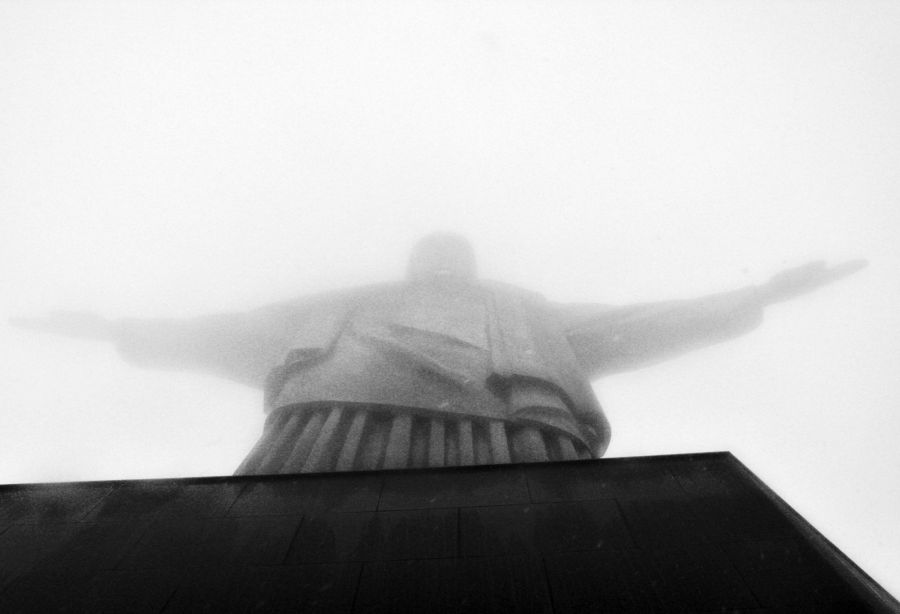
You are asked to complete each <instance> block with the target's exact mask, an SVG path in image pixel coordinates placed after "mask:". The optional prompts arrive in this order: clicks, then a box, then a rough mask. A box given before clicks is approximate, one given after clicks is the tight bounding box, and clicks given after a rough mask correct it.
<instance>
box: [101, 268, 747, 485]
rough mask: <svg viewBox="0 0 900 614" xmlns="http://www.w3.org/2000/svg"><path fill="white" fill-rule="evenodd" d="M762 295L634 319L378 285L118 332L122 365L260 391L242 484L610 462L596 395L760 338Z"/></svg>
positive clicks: (689, 303) (600, 310)
mask: <svg viewBox="0 0 900 614" xmlns="http://www.w3.org/2000/svg"><path fill="white" fill-rule="evenodd" d="M761 318H762V304H761V302H760V301H759V299H758V296H757V294H756V292H755V289H753V288H747V289H743V290H738V291H734V292H727V293H722V294H717V295H712V296H708V297H704V298H701V299H695V300H686V301H668V302H660V303H648V304H641V305H632V306H625V307H613V306H607V305H599V304H558V303H552V302H550V301H547V300H546V299H544V298H543V297H542V296H540V295H538V294H536V293H533V292H530V291H527V290H523V289H520V288H516V287H513V286H509V285H506V284H500V283H497V282H487V281H483V282H475V283H460V284H455V285H449V286H447V285H441V284H431V283H419V284H415V283H399V284H382V285H376V286H370V287H365V288H360V289H354V290H346V291H341V292H334V293H327V294H322V295H317V296H311V297H305V298H301V299H297V300H293V301H286V302H283V303H279V304H276V305H271V306H267V307H263V308H260V309H257V310H254V311H251V312H246V313H233V314H220V315H212V316H201V317H197V318H190V319H182V320H160V319H157V320H136V319H130V320H123V321H121V322H120V325H119V329H118V334H117V339H118V346H119V349H120V351H121V353H122V354H123V355H124V356H125V357H126V358H127V359H129V360H130V361H132V362H134V363H136V364H141V365H145V366H156V367H169V368H193V369H198V370H203V371H207V372H211V373H214V374H218V375H221V376H224V377H227V378H230V379H234V380H237V381H241V382H244V383H247V384H250V385H253V386H256V387H260V388H263V390H264V398H265V401H264V405H265V411H266V413H267V414H268V416H267V420H266V425H265V428H264V432H263V435H262V437H261V438H260V440H259V442H258V443H257V445H256V446H255V447H254V449H253V450H252V451H251V452H250V454H249V455H248V457H247V459H245V461H244V463H242V464H241V466H240V467H239V468H238V473H243V474H246V473H286V472H308V471H339V470H366V469H380V468H401V467H416V466H445V465H467V464H490V463H503V462H526V461H545V460H567V459H575V458H588V457H594V458H596V457H599V456H601V455H602V454H603V452H604V451H605V449H606V447H607V446H608V444H609V439H610V428H609V423H608V421H607V419H606V417H605V415H604V414H603V410H602V408H601V407H600V405H599V403H598V402H597V399H596V397H595V395H594V393H593V390H592V388H591V386H590V381H591V380H592V379H595V378H597V377H600V376H602V375H605V374H608V373H614V372H617V371H623V370H627V369H633V368H637V367H640V366H644V365H647V364H652V363H653V362H657V361H660V360H664V359H666V358H669V357H672V356H675V355H677V354H679V353H682V352H684V351H687V350H690V349H693V348H696V347H700V346H703V345H708V344H710V343H713V342H716V341H721V340H724V339H727V338H730V337H733V336H736V335H739V334H741V333H743V332H746V331H748V330H750V329H752V328H753V327H755V326H756V325H757V324H758V323H759V322H760V321H761Z"/></svg>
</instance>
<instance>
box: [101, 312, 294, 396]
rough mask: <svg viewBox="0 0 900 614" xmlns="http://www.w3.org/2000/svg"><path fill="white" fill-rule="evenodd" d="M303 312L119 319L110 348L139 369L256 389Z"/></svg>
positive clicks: (281, 351)
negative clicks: (188, 373)
mask: <svg viewBox="0 0 900 614" xmlns="http://www.w3.org/2000/svg"><path fill="white" fill-rule="evenodd" d="M303 311H304V310H303V309H298V308H297V307H296V306H292V305H290V304H280V305H274V306H269V307H263V308H261V309H257V310H254V311H250V312H246V313H225V314H216V315H207V316H199V317H194V318H185V319H174V318H173V319H166V318H159V319H124V320H120V321H119V322H118V329H117V332H116V342H117V343H116V345H117V347H118V349H119V352H120V353H121V355H122V357H123V358H125V359H126V360H127V361H128V362H131V363H133V364H135V365H138V366H142V367H150V368H159V369H177V370H192V371H199V372H204V373H209V374H211V375H217V376H220V377H224V378H227V379H231V380H235V381H238V382H241V383H243V384H247V385H249V386H253V387H258V388H262V387H263V385H264V382H265V377H266V375H267V373H268V372H269V371H270V370H271V369H272V367H274V366H275V365H277V364H278V363H279V362H280V361H281V360H282V359H283V358H284V353H285V350H286V346H287V345H288V344H289V340H290V334H291V330H292V327H294V326H296V322H297V321H298V320H302V319H303Z"/></svg>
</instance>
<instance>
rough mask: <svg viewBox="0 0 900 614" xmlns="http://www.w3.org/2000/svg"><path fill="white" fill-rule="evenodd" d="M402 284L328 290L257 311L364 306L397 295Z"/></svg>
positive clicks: (270, 305) (301, 310)
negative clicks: (380, 298) (384, 297)
mask: <svg viewBox="0 0 900 614" xmlns="http://www.w3.org/2000/svg"><path fill="white" fill-rule="evenodd" d="M402 287H403V285H402V284H401V283H380V284H371V285H366V286H357V287H353V288H341V289H338V290H326V291H324V292H318V293H315V294H304V295H301V296H297V297H294V298H290V299H285V300H283V301H279V302H277V303H271V304H269V305H266V306H263V307H260V308H258V309H257V310H256V311H260V312H262V311H272V312H303V311H309V310H314V311H319V310H321V309H328V308H344V309H346V308H351V307H355V306H358V305H360V304H364V303H365V302H366V301H369V300H373V299H375V298H377V297H380V296H388V295H391V294H395V293H397V292H399V291H400V290H401V289H402Z"/></svg>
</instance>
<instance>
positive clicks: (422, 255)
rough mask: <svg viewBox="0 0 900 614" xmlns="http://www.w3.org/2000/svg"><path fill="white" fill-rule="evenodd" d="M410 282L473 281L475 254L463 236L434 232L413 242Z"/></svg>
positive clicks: (409, 268)
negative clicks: (414, 243)
mask: <svg viewBox="0 0 900 614" xmlns="http://www.w3.org/2000/svg"><path fill="white" fill-rule="evenodd" d="M407 278H408V279H409V280H410V281H437V280H456V281H472V280H474V279H475V252H474V250H473V249H472V245H471V244H470V243H469V242H468V241H467V240H466V239H465V237H463V236H461V235H458V234H454V233H450V232H436V233H433V234H430V235H428V236H426V237H424V238H422V239H420V240H419V242H418V243H416V245H415V247H413V250H412V254H410V257H409V267H408V268H407Z"/></svg>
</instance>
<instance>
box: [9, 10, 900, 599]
mask: <svg viewBox="0 0 900 614" xmlns="http://www.w3.org/2000/svg"><path fill="white" fill-rule="evenodd" d="M898 109H900V4H898V3H896V2H887V1H886V2H860V1H856V2H850V1H846V2H825V1H821V2H741V3H737V2H722V1H721V0H714V1H711V2H674V1H671V2H642V3H632V2H612V1H610V2H603V3H600V2H558V1H554V2H550V1H549V0H548V1H542V2H530V3H529V2H521V1H517V2H486V1H484V0H479V1H478V2H470V3H467V2H452V3H445V2H396V3H389V2H369V3H340V2H334V1H329V2H306V3H303V2H300V3H296V2H283V3H278V2H249V1H244V2H230V3H229V2H221V1H219V2H211V1H210V2H192V3H191V2H127V3H123V2H106V3H103V2H58V3H56V2H49V1H45V2H26V1H19V2H15V1H10V0H7V1H6V2H3V3H2V4H0V279H2V283H3V288H4V291H3V293H2V297H0V301H2V302H0V315H2V316H4V318H5V317H6V316H10V315H21V314H41V313H44V312H46V311H48V310H50V309H60V308H63V309H90V310H95V311H97V312H99V313H102V314H104V315H108V316H111V317H122V316H181V315H194V314H202V313H210V312H215V311H223V310H241V309H248V308H251V307H255V306H259V305H262V304H266V303H268V302H272V301H275V300H280V299H285V298H289V297H292V296H297V295H301V294H305V293H309V292H315V291H319V290H324V289H330V288H336V287H343V286H348V285H355V284H362V283H369V282H372V281H378V280H388V279H394V278H396V277H399V276H400V275H402V270H403V267H404V263H405V258H406V253H407V251H408V249H409V247H410V245H411V244H412V243H413V242H414V241H415V240H416V239H417V238H418V237H419V236H420V235H422V234H423V233H425V232H428V231H431V230H434V229H449V230H456V231H460V232H462V233H464V234H466V235H467V236H469V237H470V238H471V240H472V241H473V243H475V245H476V248H477V250H478V254H479V258H480V262H481V269H482V272H483V274H484V276H487V277H492V278H497V279H502V280H504V281H507V282H511V283H515V284H518V285H521V286H525V287H528V288H531V289H534V290H538V291H541V292H543V293H544V294H545V295H546V296H547V297H548V298H551V299H554V300H560V301H598V302H607V303H629V302H636V301H646V300H657V299H660V300H661V299H669V298H687V297H693V296H701V295H703V294H705V293H710V292H716V291H721V290H726V289H730V288H738V287H741V286H744V285H747V284H753V283H762V282H764V281H765V280H766V279H767V278H768V276H770V275H771V274H773V273H775V272H777V271H779V270H780V269H781V268H784V267H787V266H791V265H797V264H801V263H803V262H805V261H806V260H809V259H814V258H826V259H829V260H831V261H840V260H843V259H849V258H856V257H866V258H868V259H869V260H870V261H871V265H870V267H869V268H868V269H866V270H865V271H863V272H862V273H860V274H858V275H856V276H855V277H853V278H851V279H848V280H846V281H844V282H842V283H840V284H837V285H835V286H831V287H828V288H826V289H823V290H821V291H819V292H818V293H816V294H814V295H810V296H808V297H804V298H803V299H800V300H797V301H795V302H793V303H790V304H784V305H780V306H777V307H774V308H772V309H771V310H769V312H768V313H767V318H766V322H765V323H764V325H763V327H762V328H760V329H759V330H757V331H755V332H754V333H752V334H751V335H749V336H747V337H744V338H741V339H739V340H737V341H733V342H730V343H728V344H724V345H720V346H715V347H712V348H708V349H705V350H702V351H699V352H696V353H694V354H691V355H688V356H686V357H683V358H682V359H680V360H677V361H673V362H669V363H666V364H663V365H660V366H657V367H653V368H649V369H645V370H642V371H636V372H633V373H628V374H623V375H618V376H615V377H610V378H608V379H605V380H601V381H599V382H598V384H597V386H596V388H597V390H598V394H599V395H600V398H601V401H602V402H603V403H604V405H605V407H606V409H607V413H608V415H609V417H610V420H611V422H612V424H613V433H614V434H613V442H612V446H611V447H610V450H609V454H610V455H611V456H619V455H642V454H662V453H679V452H694V451H707V450H730V451H731V452H733V453H734V454H735V455H736V456H737V457H738V458H739V459H740V460H741V461H743V462H744V463H745V464H747V465H748V466H749V467H750V468H751V469H752V470H753V471H754V472H756V473H757V474H758V475H759V476H760V477H762V478H763V479H764V480H765V481H766V482H767V483H768V484H769V485H770V486H772V487H773V488H774V489H775V490H776V491H777V492H778V493H779V494H781V495H782V496H783V497H784V498H785V499H786V500H787V501H788V502H789V503H790V504H792V505H793V506H794V507H795V508H796V509H797V510H798V511H799V512H800V513H801V514H803V515H804V516H805V517H806V518H807V519H808V520H810V521H811V522H812V523H813V524H814V525H815V526H816V527H817V528H819V529H820V530H821V531H822V532H823V533H824V534H825V535H826V536H827V537H829V538H830V539H831V540H832V541H834V542H835V543H836V545H837V546H838V547H839V548H841V549H842V550H844V551H845V552H846V553H847V554H848V555H849V556H850V557H851V558H853V559H854V560H855V561H856V562H857V563H858V564H860V566H862V567H863V569H865V570H866V571H868V572H869V573H870V574H871V575H873V576H874V577H875V578H876V579H877V580H878V581H880V582H881V583H882V584H883V585H884V586H885V587H886V588H888V589H889V590H890V591H892V592H893V593H895V594H897V593H900V580H898V578H900V561H898V557H897V556H896V553H897V552H900V531H898V530H897V529H898V522H897V518H898V517H900V489H898V487H897V484H898V483H900V446H898V445H897V442H898V441H900V416H898V408H900V378H898V376H897V371H898V369H897V367H898V366H900V365H898V362H900V360H898V359H900V283H898V280H900V247H898V241H897V234H898V233H897V231H898V229H900V208H898V204H900V198H898V197H900V173H898V168H900V112H898ZM0 343H2V348H3V350H2V351H0V378H2V380H0V408H2V409H0V482H2V483H5V482H29V481H45V480H88V479H108V478H144V477H166V476H198V475H222V474H229V473H231V472H232V471H233V469H234V468H235V466H236V465H237V464H238V462H240V460H241V459H242V458H243V456H244V454H245V453H246V452H247V451H248V450H249V448H250V446H251V445H252V443H253V442H254V441H255V439H256V437H257V435H258V434H259V431H260V429H261V426H262V420H263V416H262V413H261V398H260V397H261V395H260V394H259V393H257V392H256V391H254V390H250V389H246V388H243V387H241V386H239V385H237V384H232V383H229V382H224V381H219V380H216V379H213V378H211V377H207V376H202V375H196V374H191V373H171V372H153V371H142V370H138V369H135V368H132V367H130V366H128V365H126V364H124V363H122V362H121V361H120V360H119V358H118V356H117V355H116V353H115V351H114V350H113V349H112V348H110V347H108V346H105V345H102V344H92V343H88V342H83V341H76V340H67V339H59V338H52V337H48V336H42V335H35V334H31V333H27V332H23V331H20V330H17V329H13V328H11V327H9V326H7V325H6V323H5V321H4V322H3V323H2V324H0Z"/></svg>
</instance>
